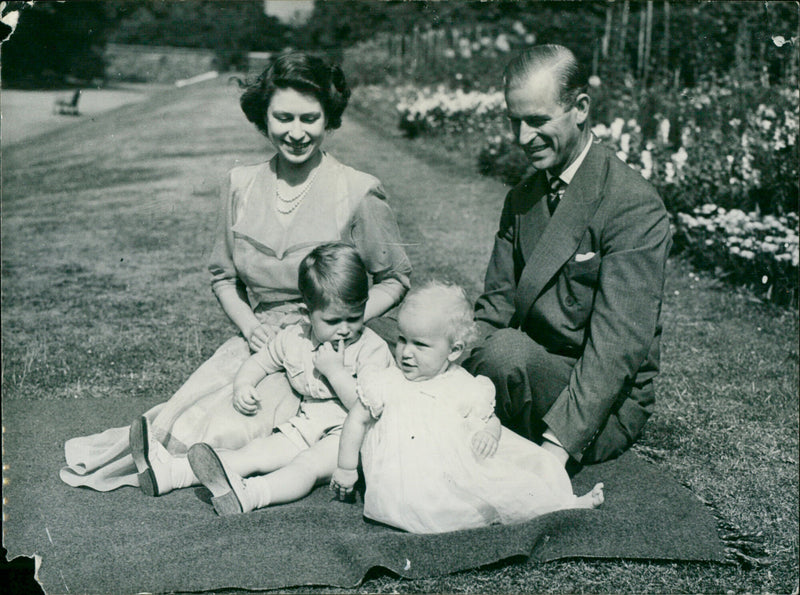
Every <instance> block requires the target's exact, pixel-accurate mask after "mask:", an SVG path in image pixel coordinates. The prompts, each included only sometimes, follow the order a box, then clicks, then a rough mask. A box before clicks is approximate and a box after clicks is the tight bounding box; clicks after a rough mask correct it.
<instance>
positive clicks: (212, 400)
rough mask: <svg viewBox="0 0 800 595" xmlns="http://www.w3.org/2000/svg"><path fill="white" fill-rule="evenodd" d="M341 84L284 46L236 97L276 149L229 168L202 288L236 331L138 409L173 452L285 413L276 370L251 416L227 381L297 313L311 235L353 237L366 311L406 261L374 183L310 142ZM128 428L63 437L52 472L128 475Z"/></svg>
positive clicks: (82, 476)
mask: <svg viewBox="0 0 800 595" xmlns="http://www.w3.org/2000/svg"><path fill="white" fill-rule="evenodd" d="M349 95H350V91H349V89H348V87H347V83H346V81H345V78H344V74H343V72H342V70H341V69H340V68H339V67H338V66H330V65H329V64H327V63H326V62H325V61H324V60H322V59H320V58H317V57H314V56H310V55H307V54H305V53H300V52H295V53H288V54H282V55H279V56H278V57H277V58H275V60H274V61H273V62H272V63H271V64H270V65H269V66H268V67H267V69H266V70H265V71H264V72H263V73H262V74H261V76H260V77H259V78H258V79H257V80H256V81H255V83H253V84H251V85H248V86H246V89H245V91H244V93H243V94H242V96H241V99H240V103H241V107H242V111H243V112H244V114H245V116H246V117H247V119H248V120H249V121H250V122H252V123H253V124H255V126H256V128H258V130H260V131H261V132H262V133H263V134H264V135H266V136H267V138H269V140H270V141H271V142H272V144H273V145H274V146H275V149H276V154H275V155H274V156H273V157H272V158H271V159H270V160H269V161H268V162H266V163H262V164H259V165H252V166H243V167H237V168H234V169H233V170H231V171H230V173H229V184H228V190H227V192H225V193H224V194H223V224H222V225H221V229H220V231H219V232H218V235H217V238H216V242H215V244H214V249H213V252H212V255H211V261H210V264H209V270H210V272H211V276H212V280H211V286H212V289H213V291H214V294H215V295H216V297H217V300H218V301H219V304H220V306H222V309H223V311H224V312H225V314H227V315H228V317H229V318H230V319H231V321H232V322H233V323H234V324H235V325H236V326H237V327H238V328H239V331H240V332H241V335H237V336H236V337H233V338H231V339H229V340H228V341H226V342H225V343H224V344H223V345H222V346H221V347H220V348H219V349H218V350H217V351H216V353H214V355H213V356H212V357H211V358H210V359H209V360H208V361H206V362H205V363H204V364H203V365H202V366H200V368H198V369H197V370H196V371H195V372H194V374H192V375H191V376H190V377H189V379H188V380H187V381H186V383H185V384H184V385H183V386H182V387H181V388H180V389H179V390H178V392H176V393H175V394H174V395H173V396H172V398H171V399H169V400H168V401H167V402H165V403H161V404H159V405H156V406H155V407H153V408H152V409H150V410H149V411H147V412H146V413H145V418H146V420H147V423H146V427H145V430H146V431H147V432H149V433H150V435H151V437H152V436H154V437H155V438H156V439H157V440H158V441H159V442H161V443H162V444H163V445H164V446H166V448H167V450H168V451H169V452H171V453H173V454H181V453H185V452H186V450H187V449H188V448H189V447H190V446H191V445H192V444H195V443H197V442H206V443H208V444H211V445H212V446H215V447H217V448H239V447H241V446H243V445H244V444H245V443H247V442H249V441H251V440H253V439H254V438H257V437H259V436H263V435H267V434H269V433H271V432H272V429H273V428H274V427H275V426H277V425H278V424H280V423H281V422H283V421H284V420H286V419H288V418H289V417H291V416H292V415H294V413H295V412H296V409H297V403H298V401H297V398H296V396H295V394H294V393H293V391H292V389H291V388H290V386H289V384H288V382H287V381H286V377H285V375H282V374H273V375H270V376H268V377H267V378H266V379H265V380H264V381H263V382H262V383H261V384H260V385H259V386H258V390H259V393H260V395H261V408H260V409H259V411H258V412H257V413H256V414H255V415H253V416H245V415H242V414H240V413H238V412H237V411H236V410H234V408H233V406H232V402H231V398H232V380H233V377H234V374H235V373H236V371H237V370H238V369H239V366H240V364H241V363H242V362H244V360H245V359H247V357H248V356H249V355H250V352H251V351H257V350H258V349H260V348H261V347H263V346H264V345H265V344H266V343H267V341H269V339H270V338H271V337H272V336H273V335H275V333H276V332H277V331H278V330H279V329H281V328H283V327H285V326H286V325H289V324H293V323H296V322H298V321H300V320H302V319H303V318H304V317H305V316H306V313H305V311H304V309H303V307H302V302H301V299H300V293H299V291H298V288H297V268H298V265H299V263H300V261H301V260H302V259H303V257H304V256H305V255H306V254H308V253H309V252H310V251H311V250H312V249H313V248H314V247H315V246H317V245H318V244H321V243H323V242H329V241H333V240H342V241H345V242H349V243H352V244H353V245H354V246H355V247H356V249H357V251H358V253H359V255H360V256H361V257H362V259H363V260H364V263H365V264H366V266H367V269H368V270H369V272H370V274H371V276H372V281H373V284H372V287H371V289H370V292H369V299H368V301H367V305H366V312H365V318H366V319H367V320H369V319H374V318H376V317H379V316H381V315H382V314H384V313H385V312H387V311H388V310H389V309H391V308H392V307H394V306H395V305H397V304H398V303H399V302H400V301H401V300H402V298H403V296H404V295H405V293H406V291H407V290H408V287H409V275H410V274H411V265H410V263H409V260H408V257H407V256H406V254H405V251H404V250H403V248H402V243H401V242H400V238H399V233H398V230H397V224H396V222H395V218H394V215H393V213H392V211H391V209H390V208H389V206H388V205H387V204H386V201H385V194H384V191H383V189H382V187H381V185H380V182H379V181H378V180H377V179H375V178H374V177H372V176H370V175H368V174H365V173H362V172H359V171H357V170H355V169H352V168H350V167H347V166H345V165H342V164H341V163H339V162H338V161H337V160H336V159H334V158H333V157H332V156H330V155H328V154H327V153H325V152H324V151H322V150H321V145H322V142H323V140H324V139H325V136H326V134H327V132H328V131H330V130H333V129H335V128H338V127H339V126H340V125H341V121H342V120H341V119H342V113H343V112H344V109H345V107H346V105H347V100H348V98H349ZM140 425H141V424H140ZM136 430H137V428H134V432H133V434H134V436H135V435H136ZM129 432H130V429H129V428H127V427H125V428H112V429H110V430H107V431H105V432H103V433H100V434H95V435H92V436H85V437H81V438H74V439H71V440H68V441H67V443H66V444H65V454H66V460H67V466H66V467H64V468H63V469H62V470H61V474H60V475H61V479H62V480H63V481H64V482H66V483H68V484H69V485H72V486H85V487H90V488H93V489H96V490H100V491H108V490H113V489H116V488H118V487H121V486H125V485H130V486H137V485H140V481H139V477H137V465H135V464H134V458H133V456H132V454H131V447H130V440H129ZM139 458H140V457H137V461H138V459H139ZM139 466H140V467H141V464H140V465H139ZM144 471H145V469H142V468H140V469H138V472H144ZM162 483H163V482H162ZM145 484H146V482H143V483H142V488H143V490H145V491H146V492H147V487H146V485H145ZM158 487H159V492H160V493H164V492H165V491H169V486H168V485H161V484H160V485H159V486H158ZM152 495H155V494H152Z"/></svg>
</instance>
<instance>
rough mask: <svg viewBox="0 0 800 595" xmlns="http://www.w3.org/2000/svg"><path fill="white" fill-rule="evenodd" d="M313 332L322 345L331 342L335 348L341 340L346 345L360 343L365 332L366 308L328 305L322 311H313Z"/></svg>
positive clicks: (310, 314)
mask: <svg viewBox="0 0 800 595" xmlns="http://www.w3.org/2000/svg"><path fill="white" fill-rule="evenodd" d="M309 318H311V330H312V332H313V333H314V337H316V339H317V341H319V342H320V343H326V342H330V343H333V344H334V345H335V346H337V345H338V343H339V341H340V340H343V341H344V343H345V345H350V344H351V343H354V342H356V341H358V338H359V337H360V336H361V333H362V332H363V331H364V306H363V305H360V306H356V307H353V306H348V305H345V304H340V303H331V304H328V305H327V306H326V307H325V308H322V309H321V310H311V312H310V313H309Z"/></svg>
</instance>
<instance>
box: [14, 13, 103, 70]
mask: <svg viewBox="0 0 800 595" xmlns="http://www.w3.org/2000/svg"><path fill="white" fill-rule="evenodd" d="M18 5H19V10H20V15H19V21H18V23H17V27H16V29H15V31H14V33H13V34H12V35H11V36H10V39H7V40H6V41H4V42H3V45H2V66H3V84H4V85H7V84H10V85H41V84H50V85H58V84H63V83H64V82H65V81H66V80H68V78H69V77H72V78H74V79H81V80H89V79H92V78H94V77H102V76H103V57H102V48H103V45H104V44H105V39H106V35H107V33H108V31H109V28H110V27H111V26H112V25H113V22H114V12H113V10H110V7H109V6H108V5H106V4H105V3H103V2H77V1H76V2H63V3H61V2H59V3H55V2H37V3H34V4H33V5H30V4H27V3H22V2H20V3H18Z"/></svg>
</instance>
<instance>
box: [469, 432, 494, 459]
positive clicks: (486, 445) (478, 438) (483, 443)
mask: <svg viewBox="0 0 800 595" xmlns="http://www.w3.org/2000/svg"><path fill="white" fill-rule="evenodd" d="M497 442H498V440H497V438H496V437H495V436H494V435H492V434H491V433H489V432H487V431H486V430H479V431H477V432H475V433H474V434H473V435H472V452H473V453H474V454H475V456H476V457H477V458H478V459H486V458H489V457H491V456H494V453H496V452H497Z"/></svg>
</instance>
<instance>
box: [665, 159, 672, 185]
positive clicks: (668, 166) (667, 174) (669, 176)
mask: <svg viewBox="0 0 800 595" xmlns="http://www.w3.org/2000/svg"><path fill="white" fill-rule="evenodd" d="M664 181H665V182H666V183H667V184H672V183H673V182H674V181H675V166H674V165H673V164H672V162H671V161H667V162H666V163H665V164H664Z"/></svg>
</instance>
